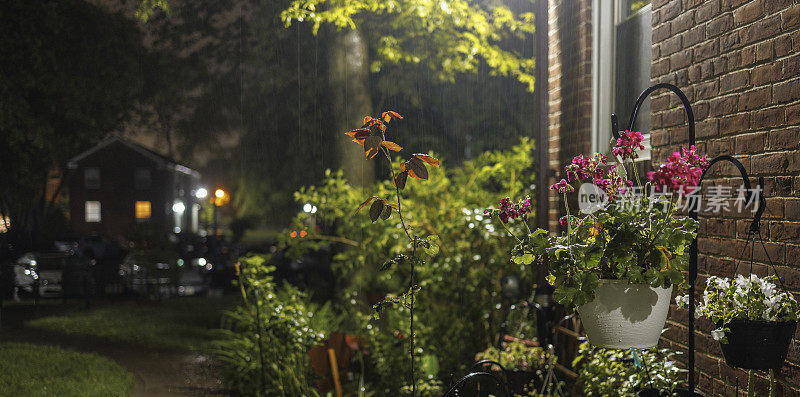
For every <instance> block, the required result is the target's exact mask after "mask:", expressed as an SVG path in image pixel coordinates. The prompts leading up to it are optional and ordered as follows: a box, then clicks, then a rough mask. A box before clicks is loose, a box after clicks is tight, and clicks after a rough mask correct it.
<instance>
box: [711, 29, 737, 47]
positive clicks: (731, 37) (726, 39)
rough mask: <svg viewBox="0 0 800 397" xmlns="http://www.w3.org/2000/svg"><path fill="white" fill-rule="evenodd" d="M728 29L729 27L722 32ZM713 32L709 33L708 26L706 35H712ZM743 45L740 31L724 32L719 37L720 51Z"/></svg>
mask: <svg viewBox="0 0 800 397" xmlns="http://www.w3.org/2000/svg"><path fill="white" fill-rule="evenodd" d="M725 31H727V29H723V30H722V32H725ZM712 36H714V35H713V34H711V33H709V30H708V27H706V37H712ZM741 45H742V39H741V37H739V31H738V30H736V31H733V32H732V33H728V34H724V35H722V36H721V37H720V38H719V48H720V51H730V50H732V49H734V48H736V47H739V46H741Z"/></svg>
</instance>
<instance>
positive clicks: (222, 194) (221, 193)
mask: <svg viewBox="0 0 800 397" xmlns="http://www.w3.org/2000/svg"><path fill="white" fill-rule="evenodd" d="M214 196H217V198H223V197H225V191H224V190H222V189H217V190H216V191H215V192H214Z"/></svg>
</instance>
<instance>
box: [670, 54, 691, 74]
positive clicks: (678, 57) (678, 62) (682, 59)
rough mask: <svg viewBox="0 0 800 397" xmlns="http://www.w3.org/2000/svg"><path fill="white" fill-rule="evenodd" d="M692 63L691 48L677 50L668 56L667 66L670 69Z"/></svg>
mask: <svg viewBox="0 0 800 397" xmlns="http://www.w3.org/2000/svg"><path fill="white" fill-rule="evenodd" d="M690 63H692V50H684V51H678V52H676V53H674V54H672V55H670V57H669V66H670V68H671V69H672V70H677V69H681V68H685V67H687V66H689V64H690Z"/></svg>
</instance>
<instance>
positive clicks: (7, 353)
mask: <svg viewBox="0 0 800 397" xmlns="http://www.w3.org/2000/svg"><path fill="white" fill-rule="evenodd" d="M132 389H133V375H131V374H130V373H129V372H128V371H126V370H124V369H123V368H122V367H120V366H119V365H117V364H116V363H115V362H113V361H111V360H109V359H106V358H103V357H100V356H97V355H94V354H87V353H78V352H74V351H70V350H64V349H61V348H58V347H54V346H42V345H32V344H28V343H9V342H4V343H0V396H31V397H33V396H59V397H62V396H128V395H130V393H131V390H132Z"/></svg>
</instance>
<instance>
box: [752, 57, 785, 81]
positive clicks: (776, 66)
mask: <svg viewBox="0 0 800 397" xmlns="http://www.w3.org/2000/svg"><path fill="white" fill-rule="evenodd" d="M782 76H783V62H772V63H767V64H764V65H761V66H756V67H755V68H753V71H752V72H751V73H750V80H751V82H752V84H753V85H754V86H759V85H764V84H768V83H772V82H775V81H778V80H780V78H781V77H782Z"/></svg>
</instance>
